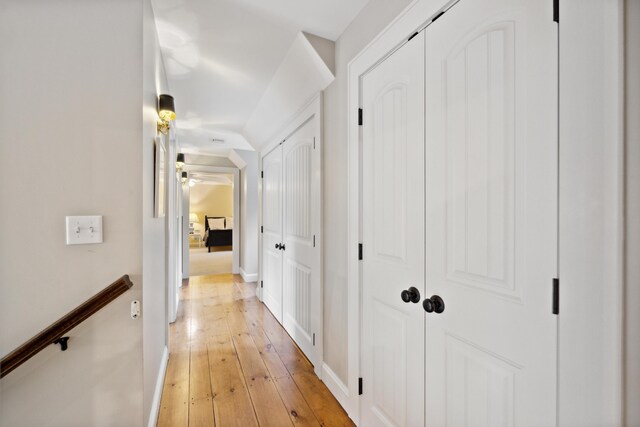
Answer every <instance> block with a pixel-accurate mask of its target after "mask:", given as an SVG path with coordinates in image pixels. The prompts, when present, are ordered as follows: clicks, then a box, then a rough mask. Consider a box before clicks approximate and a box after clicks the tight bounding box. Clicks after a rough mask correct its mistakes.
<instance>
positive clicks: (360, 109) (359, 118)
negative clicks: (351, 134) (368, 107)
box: [358, 108, 362, 126]
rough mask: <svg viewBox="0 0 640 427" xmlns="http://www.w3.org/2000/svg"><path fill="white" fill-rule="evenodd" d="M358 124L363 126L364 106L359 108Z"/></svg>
mask: <svg viewBox="0 0 640 427" xmlns="http://www.w3.org/2000/svg"><path fill="white" fill-rule="evenodd" d="M358 126H362V108H358Z"/></svg>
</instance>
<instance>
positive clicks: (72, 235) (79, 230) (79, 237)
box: [67, 215, 102, 245]
mask: <svg viewBox="0 0 640 427" xmlns="http://www.w3.org/2000/svg"><path fill="white" fill-rule="evenodd" d="M89 243H102V216H100V215H93V216H68V217H67V245H86V244H89Z"/></svg>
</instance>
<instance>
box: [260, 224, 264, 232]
mask: <svg viewBox="0 0 640 427" xmlns="http://www.w3.org/2000/svg"><path fill="white" fill-rule="evenodd" d="M260 232H261V233H264V225H261V226H260Z"/></svg>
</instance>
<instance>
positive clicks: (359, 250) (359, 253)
mask: <svg viewBox="0 0 640 427" xmlns="http://www.w3.org/2000/svg"><path fill="white" fill-rule="evenodd" d="M358 261H362V243H358Z"/></svg>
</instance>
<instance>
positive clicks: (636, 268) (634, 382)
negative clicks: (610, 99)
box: [625, 0, 640, 427]
mask: <svg viewBox="0 0 640 427" xmlns="http://www.w3.org/2000/svg"><path fill="white" fill-rule="evenodd" d="M625 25H626V40H625V42H626V56H625V61H626V70H625V77H626V78H625V84H626V88H625V92H626V108H627V110H626V116H625V117H626V147H625V150H626V152H625V156H626V171H627V173H626V177H627V180H626V183H625V184H626V197H627V200H626V213H625V214H626V215H625V216H626V218H627V219H626V227H627V229H626V237H627V245H626V250H627V253H626V292H625V302H626V305H625V312H626V319H625V321H626V323H625V326H626V336H625V342H626V354H625V392H626V396H625V425H626V426H629V427H631V426H638V425H640V405H638V402H640V286H638V284H639V283H640V262H638V260H639V259H640V120H638V118H639V117H640V71H639V70H640V1H637V0H626V10H625Z"/></svg>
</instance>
